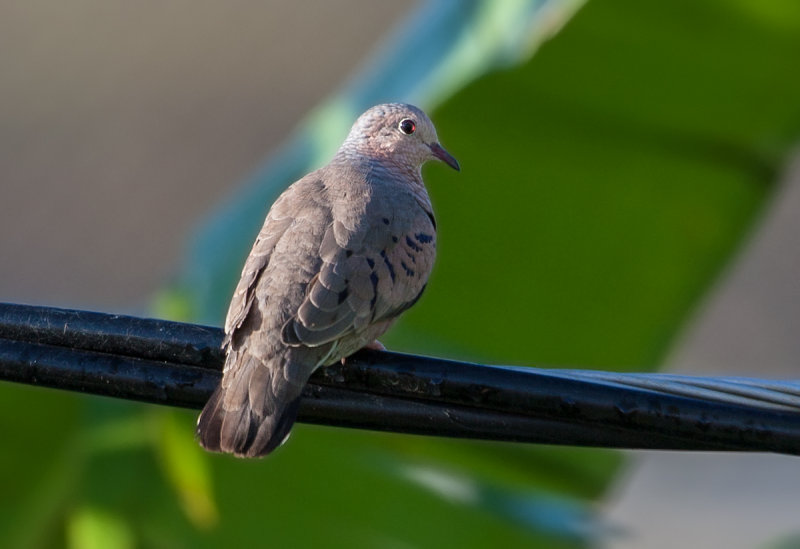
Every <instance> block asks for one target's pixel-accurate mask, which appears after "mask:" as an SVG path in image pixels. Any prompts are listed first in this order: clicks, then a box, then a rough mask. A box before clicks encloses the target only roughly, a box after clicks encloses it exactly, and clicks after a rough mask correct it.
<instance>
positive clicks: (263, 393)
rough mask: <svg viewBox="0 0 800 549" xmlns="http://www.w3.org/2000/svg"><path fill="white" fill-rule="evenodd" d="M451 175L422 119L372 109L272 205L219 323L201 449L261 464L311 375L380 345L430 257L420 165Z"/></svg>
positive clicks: (429, 211) (408, 108) (423, 279)
mask: <svg viewBox="0 0 800 549" xmlns="http://www.w3.org/2000/svg"><path fill="white" fill-rule="evenodd" d="M429 160H440V161H443V162H444V163H445V164H447V165H448V166H450V167H451V168H453V169H455V170H456V171H460V169H461V168H460V166H459V163H458V161H457V160H456V159H455V158H454V157H453V156H452V155H451V154H450V153H448V152H447V151H446V150H445V149H444V148H443V147H442V146H441V144H440V143H439V139H438V137H437V134H436V129H435V127H434V125H433V123H432V122H431V120H430V118H428V116H427V115H426V114H425V113H424V112H423V111H422V110H421V109H419V108H418V107H415V106H413V105H409V104H405V103H386V104H381V105H377V106H374V107H372V108H370V109H368V110H367V111H366V112H364V114H362V115H361V116H360V117H358V119H357V120H356V121H355V123H354V124H353V126H352V128H351V130H350V132H349V134H348V135H347V138H346V139H345V140H344V142H343V143H342V145H341V147H340V148H339V150H338V151H337V152H336V154H335V155H334V156H333V158H332V159H331V161H330V162H329V163H328V164H327V165H325V166H323V167H321V168H319V169H317V170H315V171H313V172H311V173H309V174H308V175H306V176H304V177H302V178H301V179H299V180H297V181H296V182H294V183H293V184H292V185H290V186H289V187H288V188H287V189H286V190H285V191H284V192H283V193H282V194H281V195H280V196H279V197H278V199H277V200H276V201H275V202H274V203H273V205H272V207H271V208H270V210H269V212H268V214H267V217H266V220H265V221H264V225H263V227H262V228H261V230H260V232H259V233H258V236H257V237H256V240H255V243H254V244H253V248H252V250H251V252H250V255H249V256H248V257H247V259H246V261H245V264H244V268H243V270H242V275H241V279H240V281H239V283H238V285H237V287H236V290H235V291H234V294H233V298H232V300H231V304H230V307H229V310H228V314H227V317H226V320H225V337H224V340H223V347H224V349H225V353H226V358H225V366H224V368H223V374H222V380H221V382H220V384H219V386H218V387H217V388H216V389H215V391H214V392H213V394H212V396H211V397H210V398H209V400H208V402H207V403H206V405H205V407H204V408H203V410H202V412H201V414H200V416H199V418H198V422H197V438H198V440H199V442H200V444H201V446H203V447H204V448H205V449H207V450H209V451H214V452H224V453H229V454H233V455H235V456H237V457H263V456H266V455H267V454H269V453H271V452H272V451H273V450H275V449H276V448H277V447H279V446H280V445H281V444H283V442H284V441H285V440H286V439H287V438H288V436H289V432H290V430H291V428H292V425H293V424H294V422H295V419H296V417H297V412H298V408H299V404H300V397H301V393H302V390H303V387H304V386H305V384H306V383H307V381H308V379H309V377H310V376H311V374H312V373H313V372H314V371H315V370H316V369H317V368H320V367H324V366H329V365H331V364H334V363H336V362H338V361H340V360H345V359H346V357H348V356H350V355H351V354H353V353H354V352H356V351H357V350H359V349H361V348H363V347H370V348H382V346H381V345H380V343H379V342H378V341H377V338H378V337H380V336H381V335H382V334H383V333H384V332H386V330H388V329H389V328H390V327H391V326H392V324H394V322H395V321H396V320H397V318H398V316H399V315H400V314H401V313H403V312H404V311H406V310H407V309H408V308H409V307H411V306H412V305H414V303H416V302H417V300H419V298H420V296H421V295H422V292H423V291H424V290H425V287H426V285H427V282H428V277H429V275H430V273H431V269H432V267H433V263H434V258H435V256H436V218H435V217H434V214H433V208H432V206H431V201H430V198H429V196H428V192H427V190H426V188H425V185H424V183H423V180H422V172H421V169H422V165H423V164H424V163H425V162H427V161H429Z"/></svg>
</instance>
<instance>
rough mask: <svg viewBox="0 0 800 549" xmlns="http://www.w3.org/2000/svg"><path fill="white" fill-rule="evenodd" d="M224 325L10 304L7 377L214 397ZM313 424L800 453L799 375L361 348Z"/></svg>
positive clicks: (2, 357) (169, 399)
mask: <svg viewBox="0 0 800 549" xmlns="http://www.w3.org/2000/svg"><path fill="white" fill-rule="evenodd" d="M221 341H222V332H221V330H219V329H218V328H210V327H205V326H197V325H192V324H185V323H179V322H169V321H164V320H152V319H142V318H135V317H128V316H120V315H108V314H103V313H91V312H84V311H72V310H64V309H54V308H47V307H32V306H26V305H13V304H0V379H6V380H9V381H17V382H22V383H30V384H35V385H43V386H48V387H55V388H60V389H69V390H75V391H82V392H88V393H94V394H100V395H106V396H113V397H118V398H126V399H133V400H142V401H146V402H154V403H159V404H165V405H171V406H182V407H189V408H201V407H202V406H203V404H204V403H205V400H206V399H207V398H208V396H209V395H210V394H211V391H212V390H213V389H214V387H215V386H216V384H217V383H218V382H219V378H220V370H221V366H222V363H223V358H224V357H223V354H222V352H221V350H220V347H219V346H220V342H221ZM299 420H300V421H305V422H310V423H318V424H326V425H337V426H345V427H360V428H368V429H376V430H387V431H395V432H405V433H418V434H427V435H437V436H455V437H466V438H481V439H492V440H510V441H524V442H540V443H549V444H569V445H582V446H602V447H617V448H659V449H681V450H736V451H771V452H780V453H787V454H800V382H796V381H794V382H780V381H767V380H749V379H741V378H691V377H688V376H670V375H663V374H618V373H610V372H589V371H587V372H582V371H564V370H545V369H537V368H509V367H497V366H485V365H479V364H469V363H462V362H454V361H448V360H441V359H434V358H428V357H421V356H413V355H403V354H397V353H387V352H375V351H361V352H359V353H357V354H356V355H354V356H353V357H351V358H349V359H348V360H347V361H346V364H344V365H340V364H336V365H334V366H331V367H329V368H325V369H322V370H320V371H318V372H317V373H315V374H314V376H312V378H311V380H310V382H309V384H308V386H307V387H306V390H305V392H304V399H303V403H302V405H301V409H300V415H299Z"/></svg>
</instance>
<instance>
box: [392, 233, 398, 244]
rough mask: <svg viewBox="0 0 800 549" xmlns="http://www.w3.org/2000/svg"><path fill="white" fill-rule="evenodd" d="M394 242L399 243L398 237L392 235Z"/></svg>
mask: <svg viewBox="0 0 800 549" xmlns="http://www.w3.org/2000/svg"><path fill="white" fill-rule="evenodd" d="M392 242H395V243H396V242H397V237H396V236H394V235H392Z"/></svg>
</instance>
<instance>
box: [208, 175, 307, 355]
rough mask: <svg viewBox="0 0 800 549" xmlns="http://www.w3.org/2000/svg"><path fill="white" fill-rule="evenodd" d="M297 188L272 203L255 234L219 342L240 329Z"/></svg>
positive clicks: (287, 224) (287, 222) (285, 224)
mask: <svg viewBox="0 0 800 549" xmlns="http://www.w3.org/2000/svg"><path fill="white" fill-rule="evenodd" d="M296 188H297V187H296V186H292V187H289V188H288V189H287V190H286V191H285V192H284V193H283V194H282V195H281V196H280V197H278V199H277V200H276V201H275V203H274V204H273V205H272V207H271V209H270V211H269V214H268V215H267V219H266V220H265V221H264V226H263V227H262V228H261V231H260V232H259V233H258V237H256V241H255V243H254V244H253V249H252V250H251V251H250V255H249V256H248V257H247V261H245V264H244V268H243V269H242V277H241V278H240V279H239V284H238V285H237V286H236V290H235V291H234V293H233V298H232V299H231V304H230V306H229V307H228V316H227V317H226V319H225V340H224V343H223V345H224V346H226V347H227V346H229V345H230V343H231V339H232V338H233V334H234V333H235V332H236V330H238V329H239V328H241V326H242V323H243V322H244V320H245V318H246V317H247V314H248V312H249V311H250V309H251V307H252V305H253V301H254V299H255V288H256V286H257V284H258V279H259V277H260V276H261V273H263V272H264V269H265V268H266V267H267V265H268V264H269V260H270V256H271V255H272V252H273V250H274V249H275V245H276V244H277V243H278V240H279V239H280V238H281V237H282V236H283V234H284V233H285V232H286V230H287V229H288V228H289V227H290V226H291V224H292V220H293V218H294V217H293V214H292V207H293V206H292V204H293V202H294V201H293V195H294V194H295V190H294V189H296Z"/></svg>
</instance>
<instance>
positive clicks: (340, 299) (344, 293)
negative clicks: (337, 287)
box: [339, 288, 350, 305]
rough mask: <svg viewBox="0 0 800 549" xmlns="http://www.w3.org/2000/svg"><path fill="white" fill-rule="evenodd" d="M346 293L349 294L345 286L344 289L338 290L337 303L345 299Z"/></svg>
mask: <svg viewBox="0 0 800 549" xmlns="http://www.w3.org/2000/svg"><path fill="white" fill-rule="evenodd" d="M348 295H350V292H349V291H348V289H347V288H345V289H344V290H342V291H341V292H339V305H341V304H342V303H344V300H345V299H347V296H348Z"/></svg>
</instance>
